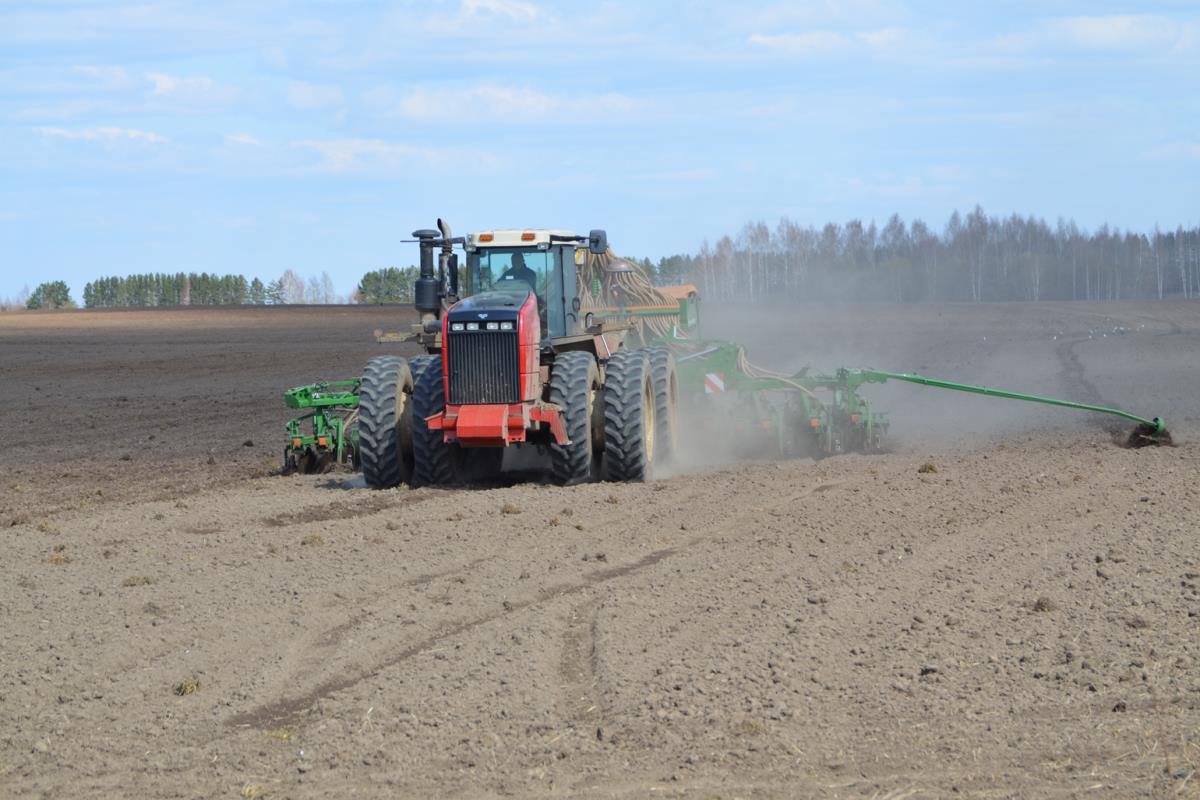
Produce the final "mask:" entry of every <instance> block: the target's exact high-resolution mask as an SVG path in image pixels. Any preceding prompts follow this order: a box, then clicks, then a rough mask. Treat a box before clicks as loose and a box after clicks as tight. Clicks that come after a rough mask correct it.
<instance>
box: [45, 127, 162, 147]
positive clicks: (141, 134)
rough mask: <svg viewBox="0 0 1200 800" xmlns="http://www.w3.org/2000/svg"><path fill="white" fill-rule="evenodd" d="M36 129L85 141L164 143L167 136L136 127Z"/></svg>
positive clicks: (52, 136) (56, 135) (60, 137)
mask: <svg viewBox="0 0 1200 800" xmlns="http://www.w3.org/2000/svg"><path fill="white" fill-rule="evenodd" d="M34 131H36V132H37V133H40V134H41V135H42V136H45V137H48V138H59V139H71V140H77V141H85V142H106V143H115V142H122V141H131V142H141V143H144V144H164V143H165V142H167V141H168V140H167V137H165V136H160V135H159V134H157V133H151V132H150V131H139V130H136V129H134V128H114V127H97V128H76V129H74V130H69V129H67V128H34Z"/></svg>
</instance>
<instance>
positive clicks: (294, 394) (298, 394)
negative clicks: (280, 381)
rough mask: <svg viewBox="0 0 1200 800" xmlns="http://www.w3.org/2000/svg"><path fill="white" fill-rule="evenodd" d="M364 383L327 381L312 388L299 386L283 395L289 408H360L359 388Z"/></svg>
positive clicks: (355, 380) (359, 381) (354, 380)
mask: <svg viewBox="0 0 1200 800" xmlns="http://www.w3.org/2000/svg"><path fill="white" fill-rule="evenodd" d="M361 383H362V381H361V380H359V379H357V378H355V379H353V380H347V381H326V382H322V383H314V384H312V385H310V386H297V387H296V388H295V389H288V390H287V391H286V392H284V393H283V401H284V402H285V403H286V404H287V407H288V408H323V407H329V406H349V407H351V408H354V407H356V406H358V387H359V384H361Z"/></svg>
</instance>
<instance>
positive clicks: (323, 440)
mask: <svg viewBox="0 0 1200 800" xmlns="http://www.w3.org/2000/svg"><path fill="white" fill-rule="evenodd" d="M328 441H329V440H328V439H326V438H325V437H324V436H321V437H319V438H318V439H317V444H319V445H321V447H324V446H325V445H326V443H328Z"/></svg>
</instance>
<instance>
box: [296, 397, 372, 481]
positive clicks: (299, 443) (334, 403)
mask: <svg viewBox="0 0 1200 800" xmlns="http://www.w3.org/2000/svg"><path fill="white" fill-rule="evenodd" d="M361 383H362V380H361V379H359V378H354V379H352V380H345V381H326V382H322V383H314V384H310V385H308V386H297V387H296V388H295V389H288V390H287V391H286V392H284V393H283V401H284V402H285V403H286V404H287V407H288V408H295V409H310V410H309V412H308V413H307V414H304V415H302V416H299V417H296V418H294V419H292V420H289V421H288V423H287V426H286V427H287V433H288V442H287V446H286V447H285V448H284V450H283V472H284V474H288V473H292V472H324V471H327V470H328V469H330V468H332V467H333V466H335V465H337V464H349V465H350V466H352V467H357V465H358V426H357V425H356V424H354V423H355V417H356V415H357V412H358V387H359V385H360V384H361ZM309 420H311V423H312V424H311V426H310V430H309V431H307V432H306V431H305V430H304V429H303V428H304V422H305V421H309Z"/></svg>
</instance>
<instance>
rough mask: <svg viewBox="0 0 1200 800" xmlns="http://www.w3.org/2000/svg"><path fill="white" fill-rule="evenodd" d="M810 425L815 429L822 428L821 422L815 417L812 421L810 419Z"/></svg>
mask: <svg viewBox="0 0 1200 800" xmlns="http://www.w3.org/2000/svg"><path fill="white" fill-rule="evenodd" d="M808 424H809V425H812V426H813V427H814V428H819V427H821V420H819V419H817V418H816V417H813V418H812V419H810V420H809V421H808Z"/></svg>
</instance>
